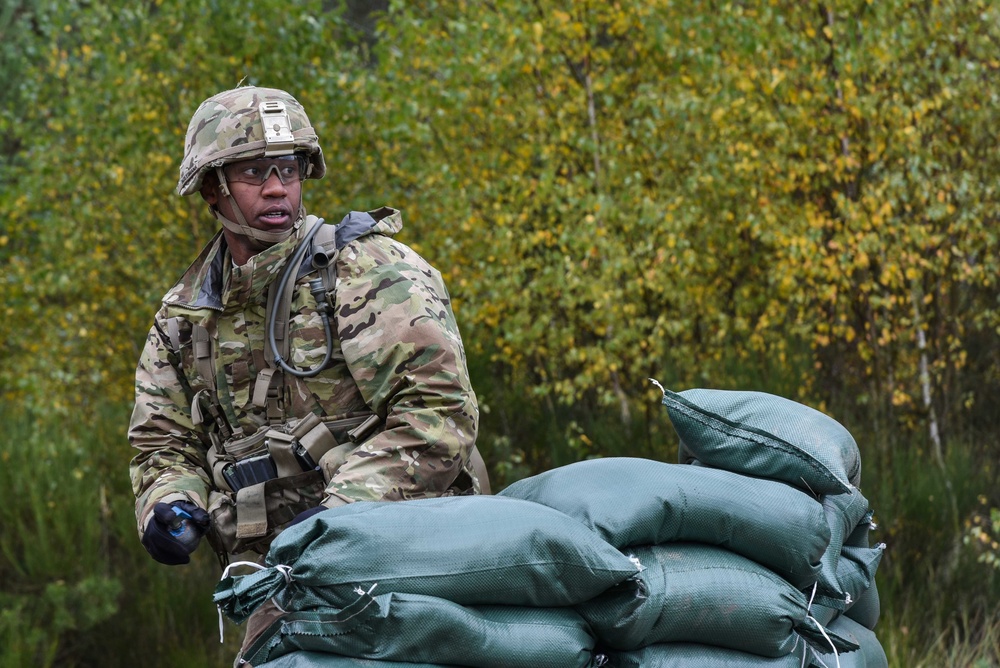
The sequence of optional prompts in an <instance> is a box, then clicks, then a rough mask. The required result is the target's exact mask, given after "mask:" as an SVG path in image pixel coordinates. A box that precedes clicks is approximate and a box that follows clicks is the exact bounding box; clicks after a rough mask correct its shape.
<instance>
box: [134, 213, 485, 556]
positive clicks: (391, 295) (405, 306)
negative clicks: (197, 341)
mask: <svg viewBox="0 0 1000 668" xmlns="http://www.w3.org/2000/svg"><path fill="white" fill-rule="evenodd" d="M372 215H373V217H374V218H375V219H376V220H378V222H377V224H376V225H375V226H374V227H373V228H372V229H371V230H370V231H369V232H368V233H367V234H366V235H364V236H361V237H359V238H358V239H355V240H354V241H352V242H350V243H349V244H347V246H345V247H344V249H343V250H342V251H341V253H340V258H339V260H338V263H337V275H338V286H337V293H336V294H337V299H336V310H335V321H334V324H335V336H334V340H333V341H332V346H333V358H332V360H331V362H330V363H329V365H328V366H327V368H326V369H325V370H324V371H323V372H322V373H320V374H319V375H318V376H315V377H313V378H298V377H294V376H292V375H291V374H284V384H285V398H286V410H285V412H286V418H294V417H301V416H304V415H307V414H308V413H309V412H312V413H314V414H316V415H318V416H320V417H322V418H324V419H339V418H345V417H351V416H354V415H359V414H365V413H367V412H369V411H373V412H375V413H376V414H377V415H378V416H379V417H380V418H382V419H383V420H384V425H385V426H384V429H383V430H382V431H381V432H379V433H377V434H376V435H375V436H373V437H371V438H370V439H368V440H367V441H366V442H364V443H362V444H361V445H359V446H357V447H356V448H354V449H353V450H352V451H350V452H349V453H348V455H347V457H346V460H345V461H344V463H343V464H342V465H341V466H340V467H339V468H338V469H337V470H336V471H335V472H334V473H333V475H332V477H331V478H330V479H329V481H328V482H326V483H325V487H324V486H323V481H320V484H319V486H318V488H316V489H310V488H309V486H308V485H307V486H306V487H305V488H302V489H298V490H285V491H284V494H285V495H286V501H287V500H291V501H292V502H293V504H294V505H297V506H301V507H303V508H305V507H312V506H315V505H316V504H317V503H319V502H322V503H323V504H324V505H326V506H330V507H334V506H338V505H343V504H346V503H350V502H353V501H357V500H369V501H378V500H384V501H393V500H402V499H418V498H426V497H435V496H445V495H452V494H456V493H466V492H478V490H479V486H478V481H477V480H476V478H475V474H474V473H473V472H472V470H471V467H470V466H469V465H468V462H469V455H470V452H471V451H472V448H473V446H474V444H475V440H476V435H477V430H478V417H479V414H478V407H477V404H476V397H475V394H474V392H473V390H472V386H471V383H470V381H469V374H468V370H467V366H466V360H465V351H464V348H463V345H462V340H461V337H460V334H459V331H458V327H457V325H456V323H455V318H454V314H453V313H452V309H451V305H450V299H449V296H448V292H447V290H446V288H445V285H444V283H443V281H442V279H441V276H440V274H439V273H438V272H437V270H435V269H434V268H433V267H431V266H430V265H429V264H428V263H427V262H426V261H425V260H424V259H423V258H421V257H420V256H419V255H418V254H417V253H416V252H414V251H413V250H412V249H411V248H409V247H407V246H406V245H404V244H402V243H399V242H398V241H396V240H394V239H393V238H392V236H393V235H394V234H396V233H397V232H398V231H399V230H400V229H401V228H402V218H401V216H400V213H399V212H398V211H396V210H394V209H388V208H385V209H381V210H379V211H376V212H372ZM303 233H304V232H303V230H299V231H297V232H296V234H295V235H293V236H292V237H290V238H289V239H287V240H285V241H283V242H281V243H278V244H275V245H274V246H272V247H271V248H268V249H266V250H264V251H262V252H261V253H259V254H258V255H256V256H254V257H253V258H251V260H250V262H248V263H247V264H246V265H244V266H242V267H236V266H233V264H232V261H231V259H230V256H229V253H228V251H227V250H226V245H225V242H224V240H223V237H222V235H221V234H220V235H218V236H217V237H216V238H215V239H214V240H213V241H212V242H211V243H209V245H208V246H207V247H206V248H205V249H204V250H203V251H202V253H201V255H200V256H199V257H198V259H197V260H196V261H195V262H194V263H193V264H192V265H191V267H190V268H189V269H188V270H187V271H186V272H185V274H184V276H183V278H182V279H181V280H180V282H178V283H177V285H175V286H174V287H173V288H172V289H171V290H170V291H169V292H168V293H167V294H166V296H165V297H164V299H163V306H162V307H161V309H160V310H159V312H158V313H157V315H156V318H155V321H154V325H153V327H152V328H151V329H150V331H149V335H148V336H147V339H146V344H145V347H144V350H143V352H142V356H141V358H140V361H139V365H138V368H137V370H136V388H135V389H136V402H135V409H134V411H133V414H132V420H131V424H130V426H129V440H130V442H131V444H132V445H133V447H135V448H136V449H137V450H138V454H136V455H135V457H134V459H133V460H132V463H131V475H132V486H133V491H134V493H135V495H136V519H137V522H138V528H139V532H140V534H141V533H142V531H143V530H144V528H145V525H146V523H147V521H148V518H149V517H150V515H151V513H152V508H153V506H154V505H155V504H156V503H157V502H160V501H164V502H169V501H172V500H177V499H187V500H190V501H191V502H193V503H195V504H197V505H199V506H200V507H202V508H206V509H207V510H208V511H209V513H210V514H213V521H218V519H219V517H220V514H219V512H218V511H219V510H220V509H225V508H226V507H231V506H232V505H233V498H232V497H233V496H234V495H232V494H230V493H222V492H220V491H219V490H217V489H215V488H214V484H213V482H212V476H211V473H210V469H209V467H208V462H207V450H208V448H209V446H210V445H211V441H210V438H209V433H208V431H207V429H206V427H207V425H200V426H196V425H195V424H194V423H193V421H192V414H191V402H192V398H193V397H194V395H195V394H196V393H197V392H199V391H200V390H203V389H210V388H211V387H212V385H213V384H212V383H211V382H209V381H208V380H206V379H205V378H201V377H200V376H199V375H198V372H197V370H196V369H195V364H194V352H193V350H192V344H191V325H192V324H195V323H197V324H200V325H203V326H204V327H206V328H207V329H208V331H209V333H210V334H211V336H212V338H213V350H214V351H215V355H216V359H215V360H214V362H215V364H214V369H215V372H216V375H217V378H216V381H217V382H216V383H215V385H217V387H218V396H219V401H220V404H221V406H222V408H223V410H224V412H225V414H226V417H227V419H228V421H229V423H230V425H232V427H234V428H238V429H240V430H242V433H243V435H244V436H246V435H250V434H253V433H255V432H256V431H257V430H258V429H260V428H261V427H262V426H263V425H264V424H265V422H266V420H265V418H264V415H263V411H262V409H258V408H256V407H255V406H254V405H253V403H252V395H253V388H254V383H255V380H256V375H257V373H258V372H260V371H261V370H263V369H265V368H266V361H265V359H264V338H265V336H266V333H265V324H264V316H265V309H266V298H267V290H268V286H269V285H270V283H271V282H273V281H274V280H276V278H277V276H278V274H279V273H280V271H281V269H282V267H283V265H284V262H285V261H286V260H287V259H288V258H289V256H290V255H292V253H293V252H294V249H295V246H296V245H297V243H298V241H299V239H300V238H301V237H302V235H303ZM313 277H314V276H312V275H307V276H304V277H302V278H300V279H299V281H298V282H297V283H296V291H295V294H294V297H293V301H292V314H293V315H292V318H291V323H290V326H289V338H290V340H291V350H292V358H291V360H290V361H291V363H293V364H294V365H295V366H297V367H298V368H305V367H311V366H313V365H315V364H317V363H319V362H320V361H322V359H323V357H324V354H325V346H326V341H325V337H324V335H323V327H322V324H321V320H320V318H319V316H318V315H317V311H316V304H315V301H314V299H313V297H312V295H311V293H310V291H309V289H308V285H307V282H308V280H309V279H310V278H313ZM178 316H180V317H181V318H182V319H181V320H180V323H181V327H180V331H179V340H180V343H181V346H180V351H179V355H174V353H173V352H172V350H171V345H170V342H169V341H170V339H169V335H168V331H167V330H168V324H167V321H168V319H170V318H173V317H178ZM289 495H291V497H290V499H289V498H287V497H288V496H289ZM269 506H270V504H269ZM265 547H266V546H265Z"/></svg>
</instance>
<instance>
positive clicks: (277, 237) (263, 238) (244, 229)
mask: <svg viewBox="0 0 1000 668" xmlns="http://www.w3.org/2000/svg"><path fill="white" fill-rule="evenodd" d="M215 173H216V175H217V176H218V178H219V190H221V191H222V195H223V196H224V197H226V198H228V199H229V204H230V206H232V208H233V213H234V214H236V222H233V221H232V220H229V219H228V218H226V217H225V216H224V215H222V211H220V210H219V207H217V206H213V207H209V208H210V210H211V211H212V215H213V216H215V217H216V218H217V219H218V220H219V222H220V223H222V226H223V227H224V228H226V229H227V230H229V231H230V232H232V233H234V234H240V235H242V236H245V237H247V238H249V239H250V240H251V242H252V245H253V246H254V247H255V248H256V249H257V250H264V249H265V248H270V247H271V246H273V245H274V244H276V243H280V242H282V241H284V240H285V239H287V238H288V237H290V236H291V235H292V233H293V232H294V231H296V230H297V229H299V227H301V225H302V221H303V220H305V218H306V212H305V209H304V208H303V207H302V203H301V202H299V210H298V214H297V215H296V217H295V222H294V223H293V224H292V226H291V227H290V228H288V229H287V230H277V231H274V232H271V231H268V230H258V229H257V228H255V227H250V225H249V224H248V223H247V221H246V218H244V216H243V212H242V211H241V210H240V205H239V204H237V203H236V198H235V197H233V195H232V193H230V192H229V185H228V184H227V183H226V175H225V174H224V173H223V172H222V167H216V168H215Z"/></svg>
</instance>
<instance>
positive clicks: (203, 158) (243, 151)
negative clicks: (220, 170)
mask: <svg viewBox="0 0 1000 668" xmlns="http://www.w3.org/2000/svg"><path fill="white" fill-rule="evenodd" d="M264 117H266V118H267V123H266V124H265V123H264V122H262V118H264ZM291 153H305V154H307V155H308V156H309V167H308V169H307V172H306V178H312V179H320V178H323V175H324V174H326V163H325V162H324V161H323V150H322V149H321V148H320V146H319V138H318V137H317V136H316V131H315V130H314V129H313V128H312V125H311V124H310V123H309V117H308V116H306V112H305V109H303V108H302V105H301V104H299V102H298V101H297V100H296V99H295V98H294V97H292V96H291V95H289V94H288V93H286V92H285V91H283V90H277V89H274V88H258V87H256V86H243V87H241V88H234V89H233V90H227V91H225V92H222V93H219V94H217V95H213V96H212V97H210V98H208V99H207V100H205V101H204V102H202V103H201V106H199V107H198V110H197V111H196V112H194V116H192V117H191V122H190V123H189V124H188V129H187V136H186V137H185V139H184V160H183V161H182V162H181V170H180V179H179V180H178V181H177V194H178V195H191V194H194V193H196V192H198V191H199V190H200V189H201V183H202V179H204V177H205V173H206V172H208V171H209V170H210V169H212V168H214V167H221V166H222V165H224V164H226V163H230V162H236V161H238V160H245V159H247V158H256V157H261V156H278V155H289V154H291Z"/></svg>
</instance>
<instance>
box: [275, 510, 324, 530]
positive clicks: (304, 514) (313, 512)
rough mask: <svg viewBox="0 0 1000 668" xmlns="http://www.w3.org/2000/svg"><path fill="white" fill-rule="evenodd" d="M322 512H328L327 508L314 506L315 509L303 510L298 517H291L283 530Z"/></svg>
mask: <svg viewBox="0 0 1000 668" xmlns="http://www.w3.org/2000/svg"><path fill="white" fill-rule="evenodd" d="M324 510H329V508H327V507H326V506H322V505H320V506H316V507H315V508H310V509H309V510H303V511H302V512H301V513H299V514H298V515H296V516H295V517H293V518H292V521H291V522H289V523H288V526H286V527H285V528H286V529H287V528H288V527H291V526H295V525H296V524H298V523H299V522H301V521H302V520H306V519H309V518H310V517H312V516H313V515H316V514H317V513H321V512H323V511H324Z"/></svg>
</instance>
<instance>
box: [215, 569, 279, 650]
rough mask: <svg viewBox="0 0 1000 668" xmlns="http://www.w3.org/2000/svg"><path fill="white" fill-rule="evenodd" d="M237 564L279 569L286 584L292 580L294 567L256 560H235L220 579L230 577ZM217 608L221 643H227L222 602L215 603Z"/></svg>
mask: <svg viewBox="0 0 1000 668" xmlns="http://www.w3.org/2000/svg"><path fill="white" fill-rule="evenodd" d="M236 566H249V567H250V568H253V569H254V570H256V571H264V570H268V569H269V568H271V569H273V570H275V571H278V572H279V573H281V575H282V577H284V578H285V584H286V585H288V584H291V582H292V567H291V566H286V565H285V564H278V565H276V566H263V565H261V564H258V563H257V562H255V561H234V562H232V563H231V564H229V565H228V566H226V568H225V569H224V570H223V571H222V577H221V578H219V580H220V581H222V580H225V579H226V578H228V577H229V571H230V570H232V569H233V568H234V567H236ZM215 608H216V610H217V611H218V613H219V644H222V643H225V641H226V631H225V625H224V624H223V621H222V603H217V604H216V605H215Z"/></svg>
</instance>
